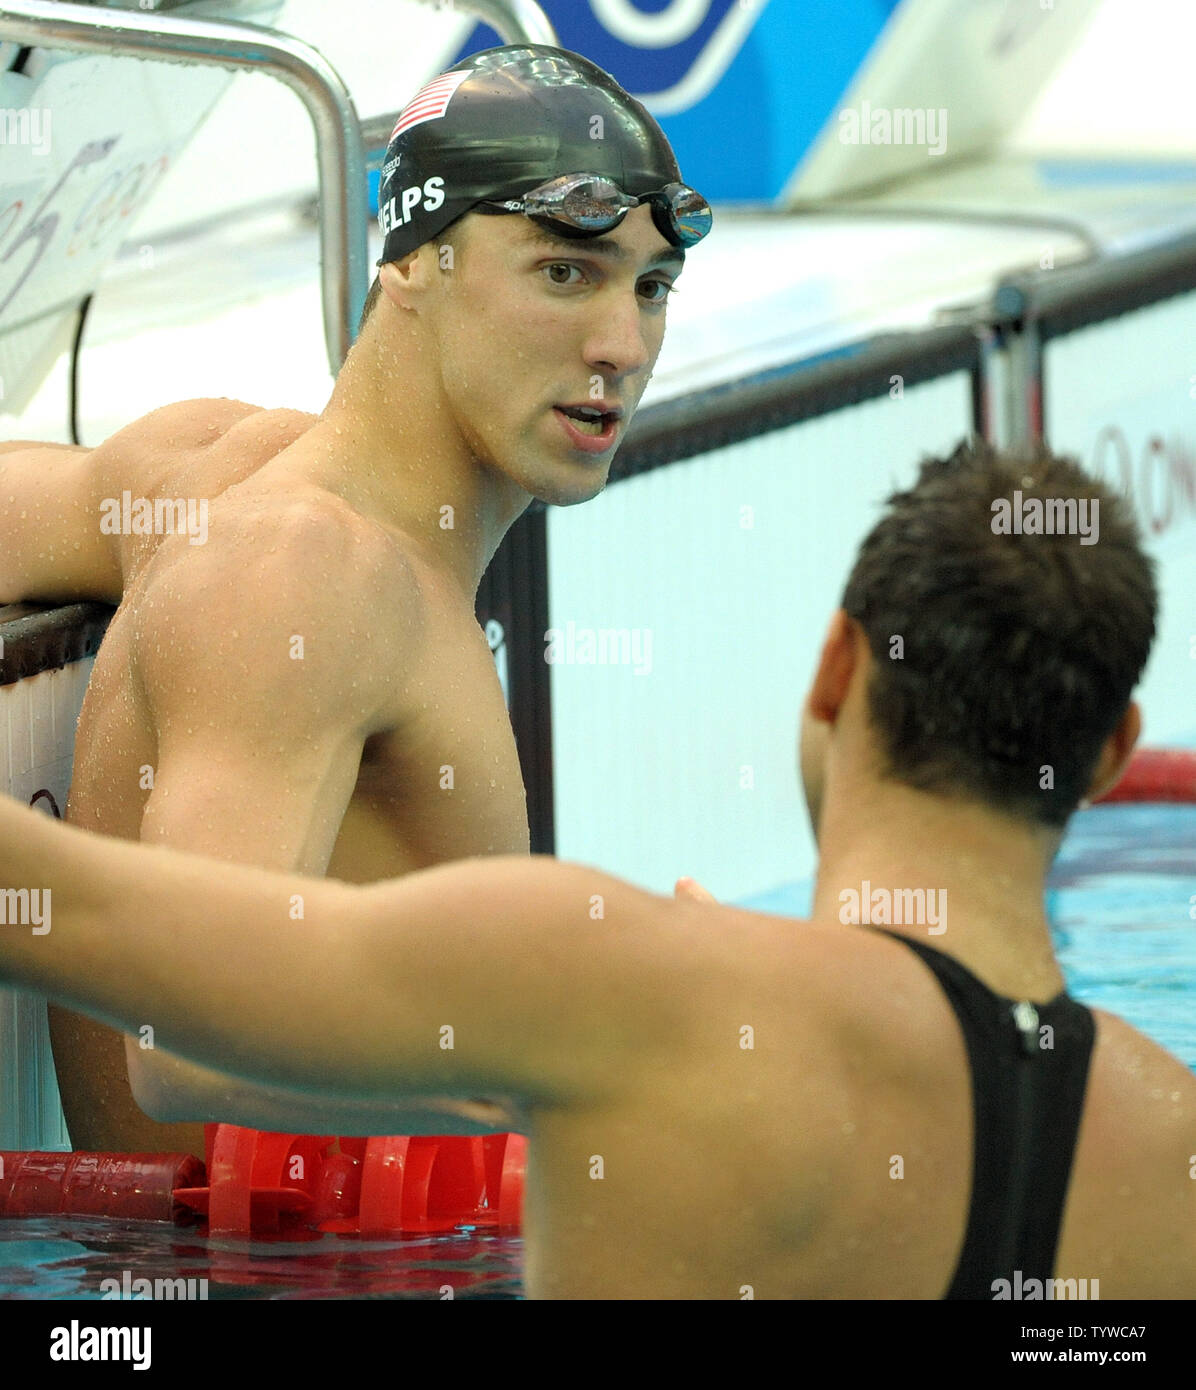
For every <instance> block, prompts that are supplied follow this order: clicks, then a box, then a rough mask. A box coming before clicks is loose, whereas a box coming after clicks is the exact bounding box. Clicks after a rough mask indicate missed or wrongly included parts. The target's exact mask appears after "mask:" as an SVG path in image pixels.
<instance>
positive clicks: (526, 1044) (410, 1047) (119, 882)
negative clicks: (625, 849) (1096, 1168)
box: [0, 798, 710, 1132]
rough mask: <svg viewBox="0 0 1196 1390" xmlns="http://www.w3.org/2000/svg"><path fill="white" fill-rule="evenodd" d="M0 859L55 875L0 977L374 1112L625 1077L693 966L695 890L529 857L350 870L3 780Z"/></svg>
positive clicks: (676, 1014)
mask: <svg viewBox="0 0 1196 1390" xmlns="http://www.w3.org/2000/svg"><path fill="white" fill-rule="evenodd" d="M0 874H2V877H0V883H3V884H4V885H9V884H27V885H30V886H34V885H36V886H38V887H40V888H43V889H45V888H49V889H50V890H51V891H52V900H51V901H52V920H51V927H52V929H51V930H50V931H49V932H46V933H44V934H42V935H36V936H35V935H34V934H33V933H32V932H31V931H29V929H28V928H25V927H12V926H5V927H0V977H2V978H3V979H4V980H5V981H7V982H10V983H14V984H18V985H22V986H28V987H32V988H35V989H38V990H40V991H43V992H45V993H46V994H49V995H51V996H52V997H54V998H56V999H58V1000H60V1001H61V1002H63V1003H64V1004H66V1005H68V1006H69V1007H74V1008H79V1009H82V1010H83V1011H85V1012H87V1013H89V1014H92V1015H93V1016H94V1017H97V1018H100V1019H101V1020H103V1021H105V1022H108V1023H111V1024H114V1025H116V1026H117V1027H121V1028H124V1029H125V1030H126V1031H131V1032H135V1031H137V1030H138V1029H141V1028H144V1027H146V1026H147V1025H148V1026H149V1027H151V1028H153V1030H154V1040H155V1044H156V1045H157V1046H161V1047H164V1048H166V1049H168V1050H169V1051H171V1052H175V1053H178V1054H180V1055H181V1056H184V1057H188V1058H191V1059H193V1060H195V1061H198V1062H201V1063H204V1064H208V1065H219V1066H220V1067H221V1068H222V1069H223V1070H225V1071H227V1072H229V1073H231V1074H233V1075H237V1076H244V1077H248V1078H254V1079H256V1080H259V1081H265V1082H268V1083H271V1084H273V1085H277V1086H280V1087H288V1088H292V1089H294V1090H297V1091H301V1092H306V1093H309V1094H311V1095H317V1094H318V1095H324V1096H330V1097H334V1098H345V1099H350V1100H356V1101H361V1102H370V1101H378V1102H382V1103H383V1105H382V1107H381V1108H380V1110H379V1112H378V1114H379V1117H382V1116H384V1115H386V1114H388V1113H390V1112H389V1111H388V1110H387V1108H386V1104H387V1103H388V1102H393V1101H394V1100H397V1099H402V1098H404V1097H409V1098H415V1099H417V1100H418V1099H419V1098H421V1097H424V1096H437V1097H440V1096H458V1097H462V1098H464V1099H473V1098H475V1097H480V1098H488V1097H493V1098H495V1099H496V1100H498V1101H499V1102H506V1101H507V1100H512V1101H514V1102H515V1103H517V1104H519V1105H521V1106H527V1107H534V1106H537V1105H553V1104H567V1103H569V1102H570V1101H578V1100H584V1101H586V1102H588V1103H594V1102H598V1101H601V1100H602V1099H603V1098H604V1097H606V1096H611V1095H613V1094H615V1093H616V1092H623V1091H625V1090H626V1088H627V1087H629V1086H631V1085H633V1084H634V1077H635V1074H636V1071H637V1067H638V1066H640V1065H654V1064H656V1063H657V1060H658V1058H659V1055H660V1053H661V1051H662V1050H663V1049H665V1048H674V1047H676V1046H678V1045H679V1044H680V1045H683V1044H684V1035H685V1029H686V1024H687V1020H688V1019H689V1018H690V1016H691V1014H692V1005H691V1004H690V1003H689V1002H688V1001H689V1000H690V999H691V998H692V995H693V992H694V989H695V988H699V987H700V981H699V979H698V977H699V976H700V975H701V974H702V971H703V970H707V971H708V969H709V961H706V963H705V965H703V964H702V962H701V961H700V960H699V961H698V964H696V965H695V964H694V961H695V960H697V959H698V958H699V957H702V956H703V955H704V952H703V950H702V949H701V943H702V940H703V937H704V936H705V937H707V938H709V935H710V934H709V933H702V932H699V931H696V930H695V929H694V926H693V924H692V920H691V918H692V912H693V910H692V909H688V908H678V907H676V906H675V905H673V904H671V903H669V902H668V901H667V900H663V899H658V898H653V897H651V896H650V895H648V894H645V893H642V892H640V891H639V890H637V889H634V888H632V887H630V886H629V885H627V884H623V883H620V882H619V881H618V880H616V879H612V878H610V877H609V876H607V875H605V874H602V873H599V872H598V871H597V870H593V869H589V868H584V867H582V866H578V865H571V864H560V863H558V862H557V861H555V860H552V859H547V858H543V857H531V858H528V857H525V856H511V857H503V858H495V859H476V860H466V861H462V862H460V863H457V864H450V865H442V866H440V867H437V868H434V869H428V870H424V871H422V872H420V873H417V874H412V875H409V876H408V877H406V878H403V879H398V880H394V881H391V882H388V883H385V884H379V885H371V886H369V887H364V888H362V887H356V886H352V885H348V884H343V883H336V882H331V881H328V880H321V879H310V878H306V879H305V878H299V877H297V876H293V875H281V874H275V873H269V872H266V871H263V870H259V869H254V868H250V867H247V866H242V865H224V864H218V863H216V862H214V861H212V860H209V859H203V858H200V857H199V856H196V855H190V854H182V853H179V852H177V851H174V850H167V849H158V850H151V849H148V848H146V847H145V846H139V845H132V844H128V843H126V842H123V841H116V840H110V839H105V838H101V837H98V836H91V835H87V834H85V833H84V832H82V831H79V830H76V829H74V828H72V827H69V826H64V825H61V824H59V823H56V822H54V821H52V820H50V819H49V818H48V817H45V816H42V815H39V813H37V812H35V811H31V810H28V809H27V808H23V807H20V806H18V805H16V803H14V802H12V801H10V800H8V799H7V798H5V799H3V801H2V802H0ZM297 899H299V900H301V901H302V903H303V907H304V917H303V920H302V921H301V922H298V921H296V920H295V919H294V916H293V907H294V904H295V902H296V900H297ZM598 912H600V913H601V915H600V916H596V915H595V914H596V913H598ZM164 919H165V920H170V921H171V922H172V923H173V931H172V932H171V933H170V935H169V937H168V938H167V939H166V940H163V935H162V931H161V923H162V921H163V920H164ZM687 953H688V954H687ZM691 975H693V976H694V978H693V979H691V978H690V976H691ZM288 1127H289V1125H288ZM377 1132H385V1131H384V1130H379V1131H377Z"/></svg>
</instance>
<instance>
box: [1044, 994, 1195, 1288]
mask: <svg viewBox="0 0 1196 1390" xmlns="http://www.w3.org/2000/svg"><path fill="white" fill-rule="evenodd" d="M1093 1014H1094V1015H1095V1018H1096V1045H1095V1049H1094V1053H1093V1061H1092V1065H1091V1067H1090V1070H1089V1075H1088V1089H1087V1093H1086V1096H1085V1104H1084V1119H1083V1122H1082V1124H1081V1128H1080V1134H1079V1139H1078V1143H1077V1147H1076V1159H1075V1166H1074V1168H1073V1177H1072V1186H1071V1191H1070V1196H1069V1201H1068V1210H1067V1219H1066V1221H1065V1223H1064V1226H1063V1230H1062V1232H1061V1239H1060V1251H1061V1255H1066V1252H1067V1251H1068V1250H1069V1249H1072V1250H1074V1251H1075V1252H1076V1253H1075V1255H1073V1256H1072V1257H1071V1260H1070V1266H1071V1267H1073V1268H1076V1269H1081V1270H1087V1269H1090V1270H1091V1274H1092V1276H1093V1277H1098V1278H1100V1281H1101V1297H1102V1298H1196V1076H1194V1075H1193V1074H1192V1072H1191V1071H1190V1070H1189V1069H1188V1068H1187V1067H1185V1066H1184V1064H1183V1063H1182V1062H1181V1061H1180V1060H1179V1059H1178V1058H1177V1057H1175V1056H1173V1055H1172V1054H1171V1053H1170V1052H1168V1051H1167V1050H1166V1049H1165V1048H1162V1047H1160V1046H1159V1045H1158V1044H1157V1043H1155V1042H1153V1041H1151V1039H1149V1038H1147V1037H1146V1036H1145V1035H1144V1034H1142V1033H1140V1032H1139V1031H1138V1030H1137V1029H1136V1028H1134V1027H1132V1026H1131V1025H1130V1024H1129V1023H1127V1022H1126V1021H1125V1020H1124V1019H1122V1018H1118V1017H1117V1016H1116V1015H1115V1014H1110V1013H1106V1012H1105V1011H1104V1010H1103V1009H1094V1010H1093Z"/></svg>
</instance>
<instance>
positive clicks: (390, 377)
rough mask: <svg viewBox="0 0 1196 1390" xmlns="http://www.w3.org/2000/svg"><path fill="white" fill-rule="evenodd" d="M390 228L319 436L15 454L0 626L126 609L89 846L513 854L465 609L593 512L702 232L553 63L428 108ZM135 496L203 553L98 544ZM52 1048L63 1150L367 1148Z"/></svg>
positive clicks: (453, 1124)
mask: <svg viewBox="0 0 1196 1390" xmlns="http://www.w3.org/2000/svg"><path fill="white" fill-rule="evenodd" d="M380 207H381V223H382V226H383V228H384V231H385V244H384V248H383V256H382V264H381V269H380V271H379V274H378V278H377V282H376V284H375V287H374V290H373V291H372V292H371V296H370V305H369V311H368V312H367V315H366V316H365V321H364V324H363V327H362V329H361V333H360V336H359V338H358V340H357V342H356V344H355V345H354V347H353V349H352V351H351V352H350V354H349V356H348V359H347V360H346V362H345V365H344V367H343V368H342V370H341V372H340V375H339V377H338V379H337V381H336V385H335V389H334V391H333V394H332V397H331V399H330V401H329V402H328V404H327V406H326V407H325V408H324V410H323V411H322V412H321V413H320V415H318V416H313V415H308V414H303V413H301V412H299V411H294V410H261V409H258V408H256V407H253V406H250V405H246V404H243V403H241V402H237V401H231V400H199V401H186V402H183V403H181V404H177V405H170V406H165V407H163V408H162V409H160V410H156V411H154V412H152V413H151V414H149V415H147V416H145V417H144V418H143V419H140V420H138V421H136V422H135V423H133V424H131V425H129V426H128V427H127V428H125V429H123V430H121V431H120V432H119V433H117V434H115V435H113V436H112V437H111V438H110V439H109V440H107V441H106V442H105V443H104V444H101V445H100V446H98V447H97V448H94V449H91V450H83V451H79V450H69V449H62V448H54V447H46V446H38V445H35V444H31V443H17V444H10V445H8V446H6V449H5V451H4V452H3V453H0V490H2V491H3V492H4V494H5V496H7V497H9V498H11V499H12V501H11V504H10V506H9V508H8V510H7V513H6V516H5V520H4V523H3V527H4V529H3V534H2V535H0V541H2V544H0V602H6V603H7V602H16V601H18V600H22V599H29V600H44V601H61V602H68V601H74V600H79V599H99V600H105V601H107V602H110V603H115V604H119V608H118V611H117V613H116V616H115V618H114V619H113V621H112V624H111V626H110V628H109V630H108V633H107V636H106V637H105V640H104V643H103V645H102V647H101V649H100V653H99V656H98V658H97V660H96V664H95V669H94V671H93V674H92V677H91V683H90V687H89V689H88V694H87V699H86V702H85V705H84V708H83V713H82V716H81V718H80V721H79V728H78V734H77V738H76V748H75V765H74V780H73V783H72V787H71V796H70V805H69V812H68V818H69V819H71V820H74V821H78V822H80V823H82V824H84V825H86V826H87V827H88V828H89V829H92V830H97V831H101V832H103V833H105V834H108V835H112V836H118V837H121V838H124V839H129V840H136V839H138V838H140V839H142V840H145V841H146V842H148V843H152V844H165V845H172V846H177V847H178V848H181V849H187V850H193V851H199V852H201V853H204V854H208V855H212V856H215V857H217V858H221V859H226V860H235V861H239V862H241V863H245V864H254V865H258V866H260V867H262V868H270V869H278V870H289V871H296V872H302V873H306V874H323V873H327V874H329V875H331V876H332V877H334V878H338V879H345V880H349V881H352V882H370V881H374V880H378V879H384V878H393V877H395V876H398V875H402V874H406V873H408V872H410V871H411V870H415V869H421V868H425V867H427V866H429V865H432V864H436V863H440V862H443V861H448V860H453V859H460V858H466V857H469V856H472V855H491V854H523V853H526V852H527V850H528V823H527V809H526V801H525V795H524V788H523V782H522V777H521V773H520V767H519V762H518V758H517V756H516V750H515V744H514V739H513V736H512V731H511V726H510V723H509V720H508V717H507V711H506V707H505V704H504V700H503V694H502V690H501V687H500V685H499V681H498V678H497V675H496V671H495V665H494V660H493V657H492V655H491V653H490V650H489V648H488V646H487V643H486V640H485V637H484V636H483V634H482V632H481V630H480V629H479V627H478V624H477V621H476V618H475V613H474V602H475V596H476V593H477V589H478V583H479V580H480V578H481V576H482V573H483V571H484V570H485V569H486V567H487V565H488V564H489V562H490V559H491V557H492V556H493V555H494V552H495V550H496V549H497V547H498V545H499V543H500V541H501V540H502V538H503V536H504V535H505V534H506V532H507V530H508V529H509V528H510V526H511V525H512V523H513V522H514V521H515V520H516V518H517V517H519V515H520V514H521V513H522V512H523V511H524V510H525V509H526V508H527V506H528V505H529V504H530V502H531V501H532V499H533V498H540V499H542V500H543V501H545V502H549V503H555V504H558V505H570V504H572V503H576V502H584V501H587V500H588V499H590V498H592V497H594V496H596V495H597V494H598V493H600V492H601V491H602V489H603V487H604V486H605V485H606V481H607V477H608V474H609V471H610V465H611V460H612V458H613V457H614V454H615V450H616V449H617V447H618V444H619V442H620V440H621V439H622V438H623V436H624V434H625V432H626V430H627V425H628V423H629V421H630V419H631V417H632V415H633V414H634V412H635V409H636V406H637V405H638V403H639V400H640V397H641V395H642V394H643V391H644V388H645V387H646V385H647V383H648V379H649V376H650V375H651V372H652V369H653V366H654V364H655V362H656V358H657V355H658V354H659V352H660V347H661V342H662V339H663V337H664V331H665V317H666V308H667V299H668V296H669V292H670V288H671V286H672V284H673V282H674V281H675V279H676V278H677V275H678V274H679V272H680V270H681V266H682V263H683V261H684V258H685V253H686V249H687V247H689V246H692V245H693V244H695V243H696V242H697V241H699V240H700V239H701V238H702V236H704V235H705V234H706V232H707V231H708V229H709V226H710V220H711V216H710V209H709V207H708V206H707V204H706V202H705V200H704V199H703V198H702V197H701V196H700V195H699V194H697V193H695V192H694V191H693V190H692V189H689V188H687V187H686V186H685V185H684V184H683V183H682V181H681V174H680V171H679V169H678V167H677V163H676V160H675V159H674V157H673V153H672V150H671V149H670V147H669V144H668V141H667V140H666V139H665V136H664V134H663V133H662V131H661V130H660V127H659V126H658V125H657V124H656V122H655V121H654V120H653V119H652V117H651V116H650V115H649V114H648V113H647V111H646V110H645V109H644V108H643V107H642V106H641V105H640V104H639V103H638V102H637V101H635V100H634V99H633V98H632V97H630V96H629V95H628V94H627V93H626V92H625V91H623V89H622V88H621V87H619V86H618V84H617V83H615V82H614V81H613V79H611V78H610V77H609V76H608V75H607V74H606V73H604V72H603V71H602V70H601V69H600V68H597V67H596V66H595V65H594V64H592V63H590V62H588V61H587V60H586V59H584V58H581V57H579V56H578V55H576V54H572V53H569V52H566V51H564V50H561V49H554V48H547V47H540V46H529V47H517V46H511V47H505V48H498V49H492V50H489V51H487V52H484V53H479V54H476V55H474V56H473V57H470V58H468V59H466V60H465V61H464V62H462V63H460V64H459V65H458V66H457V67H456V68H454V69H453V70H452V71H451V72H449V73H447V74H442V75H441V76H440V77H438V78H436V79H434V80H433V81H432V82H430V83H428V84H427V85H426V86H425V87H424V88H423V90H422V91H421V92H420V93H419V94H417V96H416V97H415V98H414V99H413V100H412V101H411V102H410V103H409V104H408V106H407V108H406V109H405V110H404V112H403V114H402V116H401V117H400V119H399V122H398V124H397V126H396V128H395V133H394V135H393V137H392V140H391V143H390V147H389V149H388V151H387V155H386V161H385V165H384V177H383V181H382V187H381V193H380ZM125 491H129V492H131V493H132V494H133V495H134V496H143V497H154V496H158V495H161V496H180V495H185V496H189V497H195V498H202V499H206V500H207V501H208V503H209V504H210V508H209V517H210V521H209V539H208V541H207V544H206V545H203V546H194V545H191V544H188V543H187V539H186V538H184V537H179V536H175V537H164V538H146V537H144V536H135V537H131V536H109V535H103V534H101V531H100V525H99V522H100V501H101V499H102V498H105V497H112V496H120V495H121V494H122V493H123V492H125ZM18 518H22V519H21V520H20V521H18ZM297 638H299V639H301V640H302V659H301V660H298V659H296V639H297ZM147 766H148V767H150V768H152V769H153V779H152V780H153V785H152V789H147V785H146V782H147V779H146V777H145V775H144V773H143V771H142V769H144V768H145V767H147ZM446 767H451V769H452V790H451V792H447V791H446V790H445V780H444V779H445V774H444V771H443V769H444V768H446ZM161 931H162V934H163V939H166V938H167V937H168V936H169V934H170V931H171V924H170V921H169V920H168V919H165V920H163V921H162V923H161ZM258 984H259V985H260V988H261V989H262V990H263V991H267V990H269V989H271V988H272V987H273V984H274V982H273V980H271V979H268V978H263V979H261V980H260V981H259V982H258ZM51 1032H52V1038H53V1043H54V1058H55V1063H56V1066H57V1070H58V1081H59V1087H60V1089H61V1092H62V1098H63V1105H64V1108H65V1111H66V1117H67V1122H68V1126H69V1130H70V1135H71V1141H72V1143H73V1145H74V1146H75V1147H76V1148H81V1149H96V1150H126V1151H128V1150H137V1151H149V1152H153V1151H158V1152H162V1151H176V1152H178V1151H190V1152H193V1153H196V1154H199V1155H202V1154H203V1130H202V1125H201V1123H199V1122H200V1121H202V1120H220V1121H225V1122H229V1123H241V1124H246V1125H252V1126H255V1127H257V1128H262V1129H276V1130H289V1131H294V1130H310V1131H311V1132H319V1133H353V1132H361V1131H360V1128H359V1116H360V1113H361V1111H360V1108H359V1107H357V1106H355V1105H354V1104H353V1103H351V1102H341V1103H333V1102H331V1101H328V1100H326V1099H325V1100H319V1099H317V1098H314V1097H312V1098H310V1100H305V1099H304V1098H302V1097H296V1096H294V1095H287V1094H285V1093H283V1092H282V1091H280V1090H279V1089H278V1088H276V1087H268V1086H262V1085H253V1084H249V1083H247V1082H246V1081H244V1080H242V1079H233V1078H230V1077H227V1076H225V1075H223V1074H222V1073H221V1072H219V1071H218V1070H207V1069H205V1068H202V1067H198V1066H193V1065H191V1064H189V1063H183V1062H181V1061H180V1060H179V1059H177V1058H174V1057H171V1056H169V1055H168V1054H167V1053H165V1052H162V1051H160V1050H159V1051H146V1050H142V1049H141V1048H139V1047H136V1046H134V1045H133V1044H132V1043H130V1045H129V1047H128V1051H127V1065H128V1077H127V1078H126V1048H125V1046H124V1042H123V1039H122V1037H121V1035H120V1034H119V1033H118V1032H116V1031H114V1030H112V1029H110V1028H107V1027H104V1026H102V1025H100V1024H97V1023H94V1022H92V1021H91V1020H89V1019H85V1018H82V1017H80V1016H78V1015H75V1014H73V1013H68V1012H66V1011H63V1010H59V1009H54V1010H52V1013H51ZM130 1082H131V1086H130ZM146 1112H148V1115H152V1116H154V1117H155V1118H154V1119H150V1118H149V1117H148V1115H147V1113H146ZM390 1113H391V1114H392V1116H393V1123H392V1124H391V1125H389V1126H388V1127H387V1131H386V1132H390V1133H395V1134H407V1133H413V1132H415V1133H418V1132H424V1133H433V1134H436V1133H477V1132H487V1131H489V1130H493V1129H498V1130H500V1131H501V1130H502V1129H504V1128H507V1127H508V1126H507V1124H506V1123H505V1119H506V1117H505V1116H504V1115H502V1114H501V1113H499V1110H498V1108H497V1107H495V1106H494V1105H492V1104H491V1105H488V1106H484V1107H483V1106H471V1105H469V1104H468V1103H463V1102H460V1101H459V1100H454V1101H452V1102H446V1103H444V1104H441V1103H439V1102H437V1101H436V1100H435V1098H429V1100H428V1102H427V1103H426V1104H420V1105H416V1104H413V1103H412V1102H411V1101H410V1100H408V1101H407V1102H404V1103H402V1104H400V1103H397V1102H396V1103H395V1104H394V1105H393V1106H392V1107H391V1108H390ZM374 1118H375V1120H376V1119H377V1111H376V1110H375V1111H374ZM373 1132H375V1133H376V1132H378V1131H377V1129H376V1128H375V1129H374V1130H373Z"/></svg>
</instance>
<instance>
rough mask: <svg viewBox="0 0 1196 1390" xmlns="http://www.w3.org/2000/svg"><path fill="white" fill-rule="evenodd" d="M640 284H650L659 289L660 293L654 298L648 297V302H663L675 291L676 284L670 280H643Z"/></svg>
mask: <svg viewBox="0 0 1196 1390" xmlns="http://www.w3.org/2000/svg"><path fill="white" fill-rule="evenodd" d="M640 283H641V285H651V286H654V287H655V288H656V289H658V290H660V291H661V293H660V294H658V295H656V296H655V298H653V299H649V301H648V303H649V304H664V303H665V302H666V301H667V300H668V299H669V297H670V296H671V295H674V294H676V293H677V286H676V285H674V284H673V282H672V281H671V280H643V281H641V282H640Z"/></svg>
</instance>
